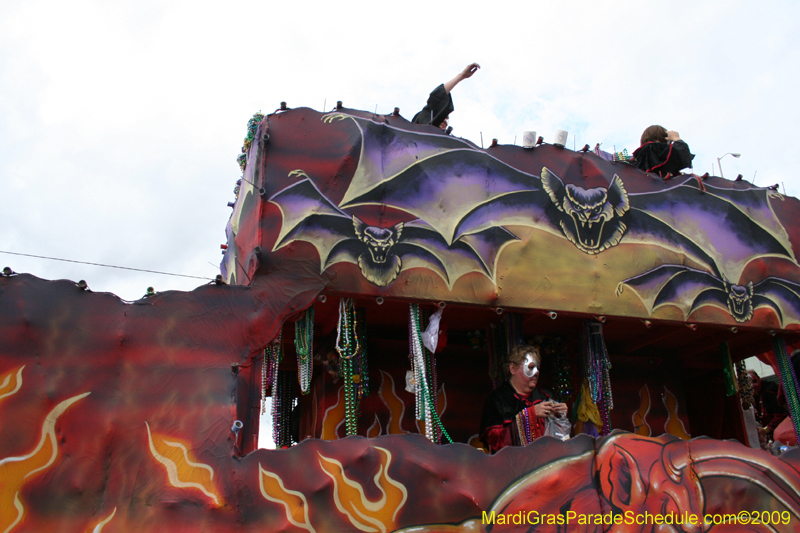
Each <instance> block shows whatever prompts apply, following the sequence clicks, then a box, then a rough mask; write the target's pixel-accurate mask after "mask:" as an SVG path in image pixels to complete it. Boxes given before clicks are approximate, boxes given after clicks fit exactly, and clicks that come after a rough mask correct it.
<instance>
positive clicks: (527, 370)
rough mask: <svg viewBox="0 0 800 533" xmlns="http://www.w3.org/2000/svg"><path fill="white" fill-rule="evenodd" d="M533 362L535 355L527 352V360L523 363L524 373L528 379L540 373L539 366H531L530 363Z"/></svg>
mask: <svg viewBox="0 0 800 533" xmlns="http://www.w3.org/2000/svg"><path fill="white" fill-rule="evenodd" d="M533 362H534V361H533V356H532V355H531V354H527V355H526V356H525V362H523V363H522V373H523V374H525V377H526V378H528V379H530V378H532V377H533V376H536V375H538V374H539V367H538V366H536V365H534V367H533V368H530V365H531V363H533Z"/></svg>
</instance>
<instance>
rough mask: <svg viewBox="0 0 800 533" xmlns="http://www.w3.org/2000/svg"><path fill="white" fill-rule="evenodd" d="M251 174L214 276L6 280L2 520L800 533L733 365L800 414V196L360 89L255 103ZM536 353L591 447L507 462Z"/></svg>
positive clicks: (23, 523) (191, 527)
mask: <svg viewBox="0 0 800 533" xmlns="http://www.w3.org/2000/svg"><path fill="white" fill-rule="evenodd" d="M241 166H242V170H243V174H242V177H241V180H240V181H239V182H238V183H237V187H236V191H235V192H236V200H235V202H232V207H233V213H232V215H231V218H230V221H229V223H228V227H227V238H228V242H227V244H226V245H225V246H224V247H223V248H224V257H223V262H222V268H221V275H220V276H219V277H218V279H217V281H216V282H215V283H211V284H209V285H206V286H202V287H199V288H197V289H196V290H194V291H192V292H188V293H183V292H165V293H152V294H148V295H147V296H145V297H144V298H142V299H141V300H138V301H135V302H123V301H121V300H120V299H119V298H117V297H116V296H114V295H112V294H107V293H102V294H97V293H92V292H91V290H90V289H89V288H88V287H87V284H86V283H83V282H80V283H75V282H70V281H63V280H62V281H43V280H40V279H37V278H35V277H33V276H31V275H28V274H17V273H14V272H13V271H12V270H11V269H6V270H5V271H4V274H3V276H2V277H1V278H0V424H2V429H0V532H11V531H15V532H17V531H94V532H100V531H106V532H113V531H136V532H139V531H169V532H171V533H174V532H176V531H187V532H188V531H191V532H194V531H214V532H217V531H223V532H224V531H231V532H233V531H236V532H240V531H241V532H245V531H259V532H262V531H276V532H277V531H309V532H329V531H365V532H389V531H408V532H411V531H415V532H478V531H482V532H489V531H491V532H497V531H554V532H555V531H618V532H623V531H624V532H628V531H630V532H633V531H636V532H639V531H658V532H663V531H685V532H698V531H703V532H704V531H795V530H800V471H798V469H799V468H800V455H798V453H796V452H795V451H789V452H787V453H785V454H783V455H781V456H779V457H775V456H773V455H771V454H769V453H767V452H766V451H763V450H762V449H760V447H759V446H758V443H757V442H755V443H754V442H752V440H753V439H752V436H749V435H748V432H747V423H746V418H745V416H744V414H743V413H744V412H743V409H742V402H741V399H742V397H743V396H745V395H746V392H747V390H746V389H747V382H746V381H745V380H742V379H739V377H740V376H741V370H742V368H741V361H742V360H743V359H744V358H746V357H749V356H752V355H758V354H763V355H762V357H765V358H767V359H769V358H771V360H772V361H773V363H774V365H775V366H776V368H777V369H778V370H779V374H780V376H781V379H782V382H783V384H784V388H785V389H786V391H787V392H786V397H787V403H788V405H789V408H790V411H791V412H792V413H793V414H799V413H800V409H798V407H800V405H798V397H797V384H796V383H797V382H796V376H794V373H793V372H794V371H793V369H792V366H791V364H790V363H789V359H788V355H787V352H789V351H790V350H791V348H792V345H793V344H795V343H797V342H799V341H800V265H798V263H797V259H796V256H795V251H794V250H795V249H797V247H798V245H800V225H798V220H800V216H799V215H800V203H798V201H797V200H796V199H794V198H790V197H786V196H783V195H781V194H780V193H778V192H777V191H776V190H774V189H772V188H759V187H754V186H753V185H752V184H750V183H748V182H746V181H728V180H725V179H722V178H718V177H713V176H710V177H709V176H704V177H700V176H695V175H691V174H687V175H679V176H675V177H672V178H671V179H667V180H664V179H661V178H659V177H657V176H655V175H652V174H647V173H645V172H642V171H640V170H638V169H636V168H635V167H633V166H630V165H628V164H627V163H625V162H617V161H613V160H608V159H607V158H604V157H601V156H599V155H598V154H597V153H593V152H592V151H589V150H584V151H573V150H569V149H567V148H564V147H561V146H556V145H552V144H547V143H539V144H538V145H537V146H535V147H533V148H528V149H526V148H522V147H519V146H507V145H498V144H496V143H493V144H492V146H491V147H489V148H488V149H482V148H479V147H477V146H476V145H474V144H473V143H471V142H469V141H466V140H464V139H459V138H455V137H452V136H449V135H446V134H445V133H444V132H441V131H440V130H438V129H436V128H433V127H430V126H423V125H414V124H411V123H409V122H408V121H407V120H405V119H404V118H402V117H401V116H400V115H399V112H398V111H397V110H396V111H395V113H393V114H391V115H376V114H372V113H367V112H361V111H356V110H350V109H345V108H343V107H342V106H341V105H338V106H337V109H335V110H334V111H333V112H330V113H319V112H317V111H314V110H311V109H305V108H301V109H282V110H279V111H277V112H275V113H273V114H271V115H269V116H266V117H264V116H261V115H257V116H255V117H254V118H253V119H252V120H251V123H250V127H249V129H248V136H247V138H246V140H245V147H244V149H243V154H242V157H241ZM523 342H525V343H532V344H536V345H538V346H540V347H541V349H542V353H543V366H542V384H543V385H544V386H546V387H547V388H549V389H551V390H552V391H553V393H554V394H555V395H556V396H557V397H558V398H559V399H560V400H562V401H565V402H567V403H568V404H569V406H570V415H571V417H572V420H573V422H574V424H575V425H574V436H573V437H572V438H571V439H569V440H566V441H563V442H562V441H560V440H556V439H554V438H551V437H542V438H540V439H537V440H535V441H534V442H533V443H532V444H529V445H528V446H525V447H509V448H505V449H503V450H501V451H500V452H498V453H497V454H494V455H490V454H487V453H486V452H485V450H484V449H483V445H482V443H481V442H480V439H479V438H478V437H479V435H478V427H479V423H480V414H481V410H482V407H483V402H484V400H485V399H486V397H487V396H488V395H489V393H490V392H491V391H492V390H493V388H494V387H496V386H498V385H499V384H501V383H502V382H503V381H504V380H505V379H506V376H505V375H504V360H505V357H506V355H507V354H508V351H509V350H510V348H511V347H513V346H514V345H516V344H519V343H523ZM736 367H738V369H739V372H738V373H737V372H736V370H735V368H736ZM737 374H738V375H737ZM268 398H271V400H270V402H271V408H270V409H269V410H267V409H266V404H267V399H268ZM264 411H269V415H270V417H271V422H272V423H271V428H270V431H272V432H273V437H274V440H275V442H276V444H277V445H278V447H279V449H276V450H267V449H258V444H257V443H258V434H259V432H260V431H264V430H265V429H264V428H260V420H261V418H262V416H261V415H262V412H264ZM665 521H666V523H663V522H665Z"/></svg>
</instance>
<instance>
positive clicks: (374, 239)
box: [364, 226, 395, 264]
mask: <svg viewBox="0 0 800 533" xmlns="http://www.w3.org/2000/svg"><path fill="white" fill-rule="evenodd" d="M394 236H395V233H394V231H392V230H391V229H389V228H376V227H375V226H367V227H366V228H364V243H365V244H366V245H367V248H368V249H369V253H370V255H371V256H372V260H373V261H374V262H375V263H378V264H380V263H385V262H386V257H387V255H388V254H389V250H391V248H392V246H394V244H395V239H394Z"/></svg>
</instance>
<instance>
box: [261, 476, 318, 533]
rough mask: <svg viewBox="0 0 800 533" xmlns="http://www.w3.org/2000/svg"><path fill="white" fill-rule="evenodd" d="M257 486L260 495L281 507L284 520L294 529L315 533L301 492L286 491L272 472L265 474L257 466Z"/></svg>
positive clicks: (280, 480)
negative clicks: (284, 514) (284, 516)
mask: <svg viewBox="0 0 800 533" xmlns="http://www.w3.org/2000/svg"><path fill="white" fill-rule="evenodd" d="M258 471H259V476H258V484H259V487H260V488H261V495H262V496H264V498H266V499H267V500H269V501H271V502H275V503H280V504H281V505H283V510H284V512H285V513H286V519H287V520H288V521H289V522H290V523H291V524H292V525H293V526H295V527H299V528H301V529H305V530H306V531H309V532H310V533H316V531H317V530H316V529H314V526H312V525H311V521H310V520H309V519H308V501H307V500H306V497H305V496H304V495H303V493H302V492H297V491H296V490H289V489H287V488H286V487H285V486H284V484H283V480H282V479H281V478H280V477H279V476H278V475H277V474H273V473H272V472H267V471H266V470H264V469H263V468H262V467H261V464H260V463H259V465H258Z"/></svg>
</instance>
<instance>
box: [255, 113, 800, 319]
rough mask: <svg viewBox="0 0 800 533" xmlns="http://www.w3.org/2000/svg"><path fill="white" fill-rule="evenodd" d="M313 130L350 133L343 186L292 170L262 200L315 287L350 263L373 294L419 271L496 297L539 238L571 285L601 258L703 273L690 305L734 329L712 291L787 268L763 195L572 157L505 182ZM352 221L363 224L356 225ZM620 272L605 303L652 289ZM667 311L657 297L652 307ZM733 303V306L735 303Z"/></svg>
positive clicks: (382, 134)
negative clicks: (312, 253)
mask: <svg viewBox="0 0 800 533" xmlns="http://www.w3.org/2000/svg"><path fill="white" fill-rule="evenodd" d="M321 122H322V123H323V124H324V125H326V126H328V127H334V126H336V125H340V126H338V127H342V125H344V127H345V128H352V127H353V126H355V127H356V129H357V135H356V137H355V138H356V139H357V141H354V142H355V144H354V146H357V153H358V159H357V165H356V166H355V169H354V171H353V174H352V177H351V178H350V179H349V181H345V182H344V183H342V184H341V185H337V186H336V187H334V188H331V185H330V184H329V182H328V181H327V180H328V178H327V177H325V176H315V175H313V174H308V173H307V172H306V171H304V170H300V169H297V170H294V171H290V172H289V173H288V178H290V180H289V184H288V185H287V186H285V187H283V188H282V189H280V190H277V191H275V192H273V193H272V194H271V195H270V196H269V201H270V202H271V203H272V204H274V205H275V206H277V207H278V209H279V211H280V214H281V221H280V230H279V231H278V233H277V236H276V238H275V240H274V246H273V248H272V250H273V252H275V251H279V250H281V249H283V248H285V247H287V246H289V245H291V244H292V243H295V242H307V243H310V244H312V245H313V246H314V248H315V249H316V251H317V253H318V255H319V262H320V272H321V273H324V272H325V271H327V270H328V269H329V268H332V267H333V266H334V265H336V264H338V263H351V264H354V265H357V266H358V268H359V270H360V272H361V275H362V276H363V278H364V279H366V280H367V281H368V282H370V283H371V284H373V285H374V286H377V287H389V286H391V285H392V284H393V283H394V281H395V280H397V279H398V277H399V276H400V275H401V274H402V273H403V272H405V271H409V270H411V269H419V268H422V269H426V270H429V271H431V272H433V273H435V275H437V276H438V277H439V278H441V279H442V280H444V281H445V282H446V286H447V288H448V290H449V291H451V292H452V291H453V290H454V286H455V285H456V283H457V282H458V281H459V280H460V279H461V278H462V277H464V276H467V275H469V274H472V273H479V274H481V275H482V276H484V277H485V279H486V280H487V281H488V282H489V283H490V284H491V286H493V287H495V290H497V289H498V288H500V283H499V281H498V268H502V267H501V266H500V265H501V264H503V265H504V263H503V260H504V259H507V260H508V261H510V262H513V263H514V264H517V263H518V262H519V259H518V258H519V257H524V256H527V255H529V254H531V253H535V252H533V251H526V250H527V248H528V247H530V246H533V242H534V241H537V242H538V241H542V242H543V243H544V242H548V243H552V242H553V241H552V238H550V240H548V238H547V237H539V236H537V232H543V233H544V234H547V235H550V236H553V237H556V238H560V239H564V240H565V241H567V242H568V243H569V244H570V245H571V249H570V248H561V247H559V248H558V249H557V250H554V254H558V255H559V256H560V257H559V260H561V261H572V265H573V266H572V268H574V270H575V271H576V272H577V271H580V269H581V266H582V265H583V267H584V268H586V267H589V268H591V264H592V263H587V261H589V260H590V258H591V257H594V256H598V255H600V254H604V256H605V254H612V251H613V250H615V249H617V248H620V247H621V246H627V247H628V248H626V249H630V247H641V248H642V249H643V250H645V249H646V250H649V252H648V253H652V254H654V255H656V256H658V257H656V258H654V259H653V261H654V262H655V261H657V262H659V263H670V262H674V261H675V259H679V260H680V261H681V264H680V266H681V267H683V268H685V269H686V270H685V272H686V273H687V274H686V275H684V276H683V277H682V279H688V273H689V272H695V271H706V272H707V274H708V276H709V277H708V280H709V283H711V285H710V286H709V287H715V288H717V289H719V290H718V291H717V292H713V291H712V292H706V293H703V296H702V297H700V298H699V299H698V300H696V301H695V300H693V302H692V305H695V304H696V305H711V304H713V301H715V300H714V299H715V298H716V301H719V302H723V301H726V300H727V301H728V303H727V304H726V307H727V305H729V304H730V306H731V309H733V311H731V315H732V316H733V317H734V319H735V320H737V321H742V320H747V319H748V318H747V316H748V311H747V310H746V309H744V310H743V311H742V312H738V311H736V308H737V307H736V306H739V305H744V308H748V306H749V307H752V306H750V305H749V304H747V303H745V302H744V300H746V299H747V298H750V297H749V296H748V294H749V293H747V291H745V292H742V289H741V288H740V287H739V286H737V285H735V283H731V282H728V281H725V280H739V279H740V278H741V276H742V274H743V272H744V271H745V269H746V268H747V267H748V265H749V264H750V263H752V262H753V261H754V260H757V259H758V260H770V259H774V260H782V261H789V262H791V263H792V264H794V265H796V264H797V263H796V258H795V255H794V251H793V246H792V242H791V238H790V236H789V233H788V232H787V230H786V228H785V227H784V223H783V222H782V221H781V219H780V218H779V217H778V216H777V215H776V212H775V209H774V207H773V205H772V202H774V201H778V202H779V203H780V202H785V201H786V199H785V198H783V197H782V196H781V195H779V194H777V193H776V192H774V191H772V190H769V189H764V188H754V187H747V188H726V187H724V186H720V185H719V184H711V183H706V184H705V185H704V186H703V187H702V188H701V187H700V186H698V179H697V178H695V177H693V176H679V177H677V178H674V179H672V180H670V181H669V182H667V183H666V184H665V185H663V186H662V187H659V188H657V190H649V191H648V190H642V189H643V187H642V186H641V185H640V184H639V183H637V182H635V180H642V179H645V178H644V177H643V176H646V175H645V174H644V173H641V172H639V171H638V170H636V169H633V168H632V167H627V165H624V164H615V165H617V166H616V167H611V168H614V169H615V170H614V171H613V172H611V173H607V172H608V171H607V170H606V168H605V167H604V166H603V165H606V166H609V165H611V164H610V163H608V162H605V161H601V160H599V159H598V158H595V157H594V156H592V155H585V154H582V155H581V156H580V157H581V159H579V160H577V161H572V162H571V163H569V164H567V165H564V164H563V163H559V162H558V161H555V162H552V161H542V164H540V165H539V164H535V163H534V164H533V165H530V164H528V165H525V166H523V165H520V167H519V168H518V167H515V166H514V165H512V164H511V163H510V162H509V161H505V160H503V159H502V158H501V157H499V156H495V155H492V154H490V153H488V151H486V150H481V149H478V148H476V147H475V146H474V145H472V144H471V143H469V142H467V141H464V140H462V139H455V138H452V137H449V136H442V135H439V134H430V133H422V132H418V131H409V130H406V129H403V128H401V127H393V126H391V125H389V124H387V123H386V122H385V121H380V120H376V119H367V118H363V117H360V116H355V115H349V114H345V113H332V114H328V115H324V116H322V117H321ZM348 125H349V126H348ZM537 150H539V149H537ZM562 152H563V151H562ZM570 157H578V156H570ZM506 159H508V158H506ZM515 161H516V160H515ZM619 165H622V166H621V167H620V166H619ZM522 167H524V170H521V169H520V168H522ZM557 167H558V168H560V169H561V170H557ZM625 167H627V168H625ZM575 173H580V174H578V175H583V176H586V175H597V176H598V177H597V178H596V180H595V181H597V179H599V180H605V183H606V185H599V186H586V185H585V184H582V183H574V182H570V181H567V180H565V179H564V177H562V176H564V175H566V176H570V175H573V174H575ZM572 179H573V180H574V177H573V178H572ZM587 183H588V182H587ZM631 187H633V190H629V189H631ZM387 212H389V213H390V214H386V213H387ZM364 216H367V217H368V218H370V220H371V221H370V222H369V223H367V222H365V221H364V219H363V217H364ZM360 217H361V218H360ZM376 221H377V222H376ZM531 231H532V232H533V233H531ZM556 242H557V241H556ZM509 245H512V246H511V247H509ZM512 249H514V251H513V252H509V253H510V255H508V254H506V252H505V251H506V250H512ZM658 250H661V251H660V252H659V251H658ZM506 255H508V257H506ZM621 255H622V252H620V253H615V254H612V255H610V256H609V259H608V260H607V261H611V263H607V264H620V263H621V262H622V260H621ZM512 258H513V259H512ZM670 258H672V259H671V260H670ZM684 262H688V263H686V264H684ZM626 263H627V264H625V263H623V264H620V267H621V268H619V269H618V272H617V276H618V277H617V278H616V280H614V279H613V278H612V276H613V273H612V272H611V267H609V272H608V274H607V276H608V278H610V279H607V281H606V283H607V284H608V289H607V290H608V294H609V295H611V294H614V291H615V288H616V287H617V286H618V285H619V284H620V280H625V281H622V283H623V284H624V285H628V286H630V287H632V288H633V285H631V284H632V283H633V284H635V285H636V287H640V288H641V291H646V289H645V288H644V287H643V286H642V285H641V284H642V283H645V282H653V280H654V278H656V277H659V276H660V275H656V274H653V275H650V276H648V275H646V274H641V272H642V270H641V269H640V270H638V272H636V271H631V269H632V268H635V264H630V262H626ZM667 268H671V267H666V266H665V267H664V269H667ZM676 268H677V267H676ZM651 270H652V268H651ZM658 272H662V271H658ZM564 275H566V274H564ZM639 276H643V277H639ZM768 277H769V276H765V277H764V279H765V280H766V279H767V278H768ZM712 278H716V280H717V281H713V282H712V281H711V280H712ZM659 279H660V277H659ZM798 279H799V280H800V278H798ZM633 280H636V281H633ZM675 283H677V279H676V280H675V281H674V282H673V285H672V286H674V285H675ZM794 284H796V282H795V281H792V280H791V279H786V280H785V283H784V284H783V285H781V286H780V287H778V286H775V285H774V284H773V285H770V287H769V289H767V288H766V285H758V284H757V285H758V287H757V288H758V289H760V290H762V291H769V292H770V294H775V295H776V297H778V294H780V295H781V296H780V298H783V300H784V302H786V304H785V305H782V308H781V309H780V310H779V311H776V312H779V313H781V314H785V313H789V314H790V315H792V316H794V317H797V316H798V315H797V312H798V309H797V308H796V307H794V306H793V305H792V304H791V303H790V302H791V298H792V296H791V295H790V294H789V293H790V292H791V290H792V289H791V288H789V287H791V286H793V285H794ZM641 291H640V292H641ZM787 291H788V292H787ZM503 292H505V291H503ZM723 293H724V297H723V296H722V294H723ZM617 295H619V292H618V291H617ZM637 295H641V296H642V297H643V299H644V300H648V298H649V296H647V295H644V294H643V293H642V294H640V293H637ZM714 295H716V296H714ZM751 296H752V297H756V296H757V295H756V294H755V293H754V294H753V295H751ZM765 296H767V294H766V293H763V294H761V295H760V296H758V297H757V298H756V299H757V300H758V304H757V305H766V304H764V301H763V297H765ZM456 297H457V298H460V297H459V296H456ZM667 297H668V293H664V294H663V295H661V296H659V297H658V298H657V300H658V301H657V302H654V303H655V306H656V307H658V306H659V305H662V304H663V302H664V301H666V300H664V298H667ZM737 298H739V299H740V300H742V299H744V300H742V301H743V303H742V304H739V303H736V302H737ZM654 299H655V297H654ZM611 301H613V300H611V299H608V300H607V302H611ZM772 301H773V308H777V306H778V304H777V303H774V302H775V301H776V300H772ZM706 302H707V303H706ZM509 305H512V304H509ZM610 307H612V308H613V307H614V306H613V305H611V306H610ZM653 309H654V307H652V306H650V307H649V308H648V312H649V313H651V314H652V311H653ZM690 310H691V306H690V308H689V309H688V310H687V312H690ZM622 313H623V314H625V312H624V311H623V312H622ZM684 315H685V316H686V313H684ZM781 320H783V318H782V319H781ZM799 320H800V318H798V319H797V320H795V319H792V320H787V321H785V323H786V324H792V323H796V322H798V321H799Z"/></svg>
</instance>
